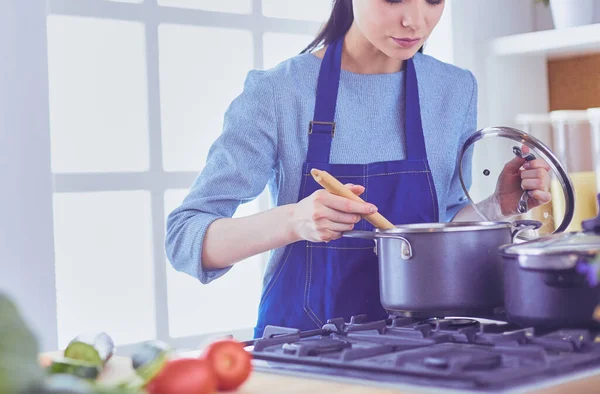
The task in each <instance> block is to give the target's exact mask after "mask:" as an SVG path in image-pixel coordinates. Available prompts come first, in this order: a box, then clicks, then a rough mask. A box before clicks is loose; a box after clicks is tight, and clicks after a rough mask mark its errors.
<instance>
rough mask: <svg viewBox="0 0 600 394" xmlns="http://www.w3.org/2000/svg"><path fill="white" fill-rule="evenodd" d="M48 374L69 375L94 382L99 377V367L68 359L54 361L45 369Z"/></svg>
mask: <svg viewBox="0 0 600 394" xmlns="http://www.w3.org/2000/svg"><path fill="white" fill-rule="evenodd" d="M46 370H47V372H48V373H49V374H70V375H73V376H77V377H79V378H82V379H89V380H95V379H96V378H97V377H98V375H100V367H99V366H98V365H96V364H93V363H89V362H87V361H81V360H75V359H70V358H66V357H65V358H62V359H55V360H53V361H52V364H51V365H50V366H49V367H48V368H47V369H46Z"/></svg>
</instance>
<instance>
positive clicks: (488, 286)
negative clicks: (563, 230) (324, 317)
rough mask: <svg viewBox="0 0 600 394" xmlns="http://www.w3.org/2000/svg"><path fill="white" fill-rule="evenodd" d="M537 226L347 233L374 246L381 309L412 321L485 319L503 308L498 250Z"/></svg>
mask: <svg viewBox="0 0 600 394" xmlns="http://www.w3.org/2000/svg"><path fill="white" fill-rule="evenodd" d="M540 224H541V223H540V222H536V221H519V222H515V223H509V222H462V223H453V222H452V223H424V224H409V225H402V226H397V227H395V228H393V229H389V230H381V229H375V230H374V231H351V232H347V233H345V234H344V237H354V238H365V239H373V240H376V248H375V249H376V253H377V256H378V260H379V288H380V298H381V305H382V306H383V307H384V308H385V309H386V310H387V311H388V313H390V314H394V315H404V316H412V317H423V318H425V317H433V316H439V317H443V316H457V315H458V316H486V315H488V316H491V315H493V314H494V313H495V309H496V308H499V307H502V305H503V303H504V283H503V267H502V258H501V256H500V255H499V254H498V247H500V246H501V245H505V244H507V243H512V242H513V240H514V239H515V237H516V236H517V235H518V234H519V233H520V232H522V231H524V230H532V229H537V228H539V226H540Z"/></svg>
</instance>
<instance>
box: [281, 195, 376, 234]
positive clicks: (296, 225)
mask: <svg viewBox="0 0 600 394" xmlns="http://www.w3.org/2000/svg"><path fill="white" fill-rule="evenodd" d="M346 187H347V188H349V189H350V190H352V192H353V193H354V194H356V195H357V196H360V195H361V194H362V193H363V192H364V191H365V188H364V187H362V186H359V185H352V184H347V185H346ZM375 212H377V207H375V206H374V205H373V204H369V203H363V202H358V201H352V200H350V199H348V198H345V197H340V196H337V195H335V194H332V193H329V192H328V191H327V190H324V189H321V190H317V191H316V192H314V193H313V194H311V195H310V196H308V197H306V198H304V199H303V200H301V201H299V202H298V203H296V204H294V206H293V210H292V217H291V224H292V231H293V233H294V235H295V238H297V239H302V240H306V241H310V242H329V241H334V240H336V239H339V238H341V237H342V233H343V232H345V231H350V230H352V229H353V228H354V225H355V224H356V223H358V222H359V221H360V219H361V216H360V215H370V214H372V213H375Z"/></svg>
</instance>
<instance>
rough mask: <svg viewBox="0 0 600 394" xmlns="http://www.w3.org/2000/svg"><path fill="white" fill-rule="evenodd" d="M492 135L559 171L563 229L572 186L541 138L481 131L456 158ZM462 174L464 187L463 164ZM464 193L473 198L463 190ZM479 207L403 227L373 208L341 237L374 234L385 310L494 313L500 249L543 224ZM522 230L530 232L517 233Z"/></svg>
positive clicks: (322, 175) (501, 298)
mask: <svg viewBox="0 0 600 394" xmlns="http://www.w3.org/2000/svg"><path fill="white" fill-rule="evenodd" d="M498 136H500V137H503V138H508V139H509V140H511V143H512V144H513V145H514V143H515V141H517V142H518V143H520V144H526V145H528V146H530V148H531V150H532V151H533V152H534V153H536V154H537V155H538V156H537V157H541V158H544V159H546V161H548V162H549V164H550V166H551V167H552V169H553V170H555V172H556V173H557V174H560V175H561V176H560V177H559V178H560V179H559V183H560V184H561V185H562V186H563V189H565V190H566V192H565V196H564V201H565V206H566V208H567V210H566V212H565V215H564V218H563V221H562V223H561V224H560V225H557V226H556V228H555V229H554V232H555V233H559V232H562V231H564V229H565V228H566V227H567V226H568V224H569V223H570V221H571V218H572V216H573V210H574V199H573V191H572V184H571V183H570V180H569V178H568V175H567V174H566V171H565V170H564V168H563V167H562V166H561V165H560V163H558V161H557V159H556V158H555V157H554V155H553V154H552V152H550V150H549V149H548V148H547V147H546V146H545V145H544V144H542V143H541V142H539V141H536V140H535V139H532V138H533V137H531V138H530V137H529V136H528V135H526V134H525V133H523V132H521V131H519V130H515V129H509V128H502V127H500V128H488V129H483V130H480V131H478V132H477V133H475V134H474V135H473V136H472V137H471V138H469V140H467V142H466V143H465V145H464V146H463V149H462V151H461V154H460V158H459V163H461V162H462V159H463V157H465V155H466V154H467V151H468V149H470V147H472V146H473V145H474V144H475V142H476V141H480V140H482V139H487V138H490V137H498ZM510 151H511V152H512V147H510ZM459 165H460V164H459ZM484 172H486V173H487V172H490V171H488V170H487V169H486V170H485V171H484ZM312 175H313V177H314V179H315V180H316V181H317V182H318V183H319V184H320V185H321V186H323V187H324V188H325V189H327V190H328V191H330V192H332V193H334V194H338V195H341V196H344V197H347V198H350V199H354V200H357V201H362V199H360V197H357V196H356V195H354V194H353V193H351V192H350V191H349V190H348V189H347V188H345V187H344V186H343V185H342V184H341V183H340V182H339V181H337V180H336V179H334V178H333V177H332V176H331V175H330V174H328V173H326V172H323V171H319V170H318V169H313V171H312ZM465 176H466V175H465ZM460 177H461V183H462V184H463V188H465V189H466V186H465V183H466V181H464V179H463V174H462V170H461V176H460ZM465 193H466V195H467V196H468V198H469V200H471V202H473V199H472V196H470V195H469V192H468V190H465ZM473 205H474V206H475V204H473ZM476 209H477V208H476ZM479 213H480V215H481V216H482V219H483V220H482V221H472V222H450V223H419V224H404V225H394V224H393V223H391V222H390V221H389V220H387V219H385V218H384V217H383V216H382V215H381V214H379V213H375V214H372V215H367V216H364V218H365V219H366V220H367V221H369V222H370V223H371V224H373V226H374V229H373V230H372V231H349V232H346V233H343V236H344V237H353V238H362V239H371V240H374V242H375V248H374V251H375V253H376V254H377V257H378V264H379V285H380V286H379V289H380V301H381V304H382V306H383V307H384V308H385V309H386V310H387V311H388V312H389V313H390V314H393V315H400V316H410V317H416V318H428V317H444V316H492V315H495V314H497V313H501V312H502V308H503V307H504V304H505V295H506V291H505V290H506V287H505V280H506V277H505V275H504V260H503V256H502V255H501V254H500V253H499V248H500V247H502V246H506V245H512V244H517V243H522V242H523V241H524V240H526V239H529V238H528V237H531V234H534V235H535V234H536V231H537V230H538V229H539V228H540V227H541V226H542V225H543V223H542V222H541V221H539V220H529V219H522V220H516V221H514V222H513V221H490V220H487V218H486V217H485V216H484V215H483V213H481V212H479ZM526 232H527V233H528V234H529V235H528V236H527V237H525V236H523V237H521V235H524V234H525V233H526ZM523 294H524V293H521V296H523Z"/></svg>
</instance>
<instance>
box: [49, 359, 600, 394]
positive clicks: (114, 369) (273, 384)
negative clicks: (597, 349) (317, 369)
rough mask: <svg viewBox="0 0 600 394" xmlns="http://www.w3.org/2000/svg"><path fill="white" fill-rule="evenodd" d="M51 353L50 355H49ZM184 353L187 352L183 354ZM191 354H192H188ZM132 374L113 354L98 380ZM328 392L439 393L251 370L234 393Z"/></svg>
mask: <svg viewBox="0 0 600 394" xmlns="http://www.w3.org/2000/svg"><path fill="white" fill-rule="evenodd" d="M49 355H50V356H52V354H49ZM184 355H186V356H187V355H188V354H184ZM189 356H193V355H191V354H190V355H189ZM132 374H134V371H133V369H132V367H131V360H130V359H129V358H126V357H113V358H112V359H111V360H110V361H109V362H108V364H107V366H106V368H105V370H104V372H103V374H102V375H101V377H100V380H101V381H102V382H106V383H108V384H110V383H115V382H121V381H122V380H124V379H126V378H127V377H129V376H131V375H132ZM311 392H315V393H328V394H329V393H330V394H400V393H402V394H408V393H415V394H416V393H424V392H431V393H433V392H435V393H443V392H444V391H443V390H441V389H435V388H430V389H428V388H427V387H409V386H405V387H400V388H386V387H374V386H372V385H365V384H364V383H361V382H356V383H355V382H338V381H332V380H324V379H323V378H317V377H316V378H313V377H299V376H289V375H281V374H275V373H266V372H262V371H254V372H253V373H252V375H251V376H250V378H249V379H248V381H247V382H246V383H244V385H243V386H242V387H241V388H240V389H239V390H238V391H236V392H235V393H237V394H258V393H261V394H262V393H269V394H277V393H283V394H301V393H302V394H305V393H311ZM519 392H521V393H522V392H526V393H535V394H560V393H569V394H571V393H577V394H582V393H599V392H600V370H595V371H593V372H588V373H584V374H579V375H575V377H566V378H563V379H561V380H560V381H558V382H556V383H554V384H549V385H548V386H546V387H534V388H531V389H526V388H525V389H523V390H520V391H519Z"/></svg>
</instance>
